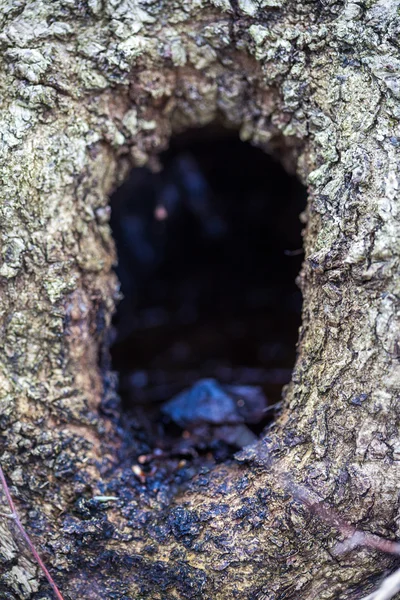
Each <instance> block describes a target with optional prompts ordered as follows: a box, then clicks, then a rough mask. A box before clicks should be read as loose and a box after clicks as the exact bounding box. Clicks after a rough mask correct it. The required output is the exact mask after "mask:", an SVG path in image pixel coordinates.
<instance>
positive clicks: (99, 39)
mask: <svg viewBox="0 0 400 600" xmlns="http://www.w3.org/2000/svg"><path fill="white" fill-rule="evenodd" d="M188 4H190V6H188ZM397 12H398V3H397V2H396V1H395V0H392V1H390V0H386V1H383V0H378V1H377V2H373V1H371V2H366V3H359V4H358V3H355V2H352V1H348V2H347V3H346V4H345V5H343V3H342V2H335V1H333V0H332V1H331V0H325V1H324V2H321V3H310V4H307V3H305V2H303V3H298V2H295V1H291V0H287V1H286V2H285V1H284V0H266V1H259V2H255V1H254V0H239V1H238V2H235V3H233V2H232V4H230V3H229V1H228V0H213V2H207V1H206V0H197V1H196V2H193V3H185V2H168V3H164V2H162V1H161V0H158V1H153V2H152V1H150V0H138V1H137V2H134V1H131V2H129V1H128V0H121V1H120V2H115V1H113V0H104V1H103V2H99V1H97V0H88V1H87V2H78V1H74V0H73V1H71V2H66V1H65V2H64V1H62V0H57V1H56V2H52V3H51V4H50V3H47V2H44V1H41V0H36V1H34V2H27V3H25V2H20V3H17V4H7V5H6V4H4V5H3V6H2V13H1V15H0V18H1V34H0V44H1V47H2V58H1V74H2V76H1V86H2V109H1V117H0V140H1V142H0V152H1V181H2V186H1V191H0V194H1V207H0V210H1V222H2V227H1V232H0V235H1V252H2V262H1V266H0V276H1V296H0V306H1V315H2V319H1V333H2V350H3V351H2V353H1V362H2V368H1V375H0V377H1V385H0V390H1V404H0V409H1V410H0V424H1V461H2V465H3V468H4V470H5V473H6V476H7V477H8V480H9V482H10V484H11V491H12V494H13V497H14V499H15V501H16V504H17V507H18V510H19V512H20V514H21V517H22V519H23V521H24V523H26V527H27V529H28V531H29V532H30V534H31V535H32V537H33V539H34V540H35V543H36V544H37V546H38V548H39V550H40V552H41V554H42V556H43V557H44V558H45V560H46V562H47V563H48V566H49V568H50V570H51V571H52V573H53V575H54V577H55V579H56V581H57V583H58V584H59V586H60V588H61V590H62V592H63V594H64V596H65V598H66V599H67V598H71V599H72V598H74V599H75V598H85V599H86V598H88V599H91V598H93V599H100V598H102V599H110V600H111V599H113V598H119V599H125V600H126V599H128V598H129V599H133V598H135V599H139V598H151V599H154V600H156V599H157V598H159V599H162V600H167V599H172V598H218V599H224V598H249V599H250V598H260V599H262V598H263V599H268V600H279V599H283V598H286V599H289V598H293V599H295V598H296V599H298V598H301V599H304V600H311V599H314V598H318V599H332V600H333V599H334V598H338V597H340V598H343V599H345V598H354V599H356V598H361V597H362V596H363V595H365V594H366V593H367V592H368V591H371V590H372V589H373V588H374V586H375V585H376V582H377V581H378V580H379V577H380V576H381V574H382V572H383V571H384V570H385V569H387V568H389V567H390V566H392V559H390V558H388V557H386V556H382V555H380V554H378V553H374V552H372V551H370V550H365V549H355V550H353V551H351V552H350V553H348V554H346V555H343V556H339V557H336V558H333V556H332V553H331V551H330V550H331V549H332V547H333V546H334V545H335V543H336V542H337V540H338V539H340V536H339V534H338V532H337V531H335V530H334V529H332V528H330V527H329V526H328V525H327V524H324V523H322V522H321V521H320V520H318V519H317V518H315V517H312V516H311V515H310V514H309V512H308V511H307V510H306V509H305V507H304V506H302V505H301V504H300V503H299V502H298V501H296V499H295V498H293V496H292V495H291V494H290V492H289V490H288V489H285V486H284V485H283V484H282V483H280V480H279V478H278V477H277V476H276V473H282V474H290V477H291V478H292V479H293V480H294V481H296V482H298V483H301V484H302V485H304V486H305V487H306V488H307V489H308V490H309V491H310V492H311V493H315V494H316V497H318V498H319V499H322V500H323V501H324V502H326V503H327V504H329V505H331V506H333V507H334V508H335V510H336V511H337V512H338V513H340V514H341V515H342V516H343V517H345V518H346V519H347V520H349V521H350V522H351V523H353V524H355V525H357V526H358V527H360V528H361V529H363V530H365V531H370V532H373V533H377V534H380V535H382V536H385V537H388V538H390V539H394V538H395V537H396V536H398V516H397V515H398V489H399V485H398V481H399V467H398V465H399V457H400V439H399V433H398V428H399V413H398V402H397V400H398V394H399V387H400V376H399V366H398V357H399V341H398V340H399V330H400V326H399V278H398V269H399V251H400V243H399V240H400V235H399V234H400V231H399V229H400V226H399V209H398V156H399V150H398V148H399V145H400V129H399V124H398V121H399V116H400V106H399V98H400V91H399V90H400V80H399V77H398V75H397V71H398V67H399V61H400V57H399V52H398V46H397V37H398V32H399V29H400V20H399V17H398V14H397ZM216 119H217V120H219V122H221V123H223V124H225V126H227V127H233V128H236V129H238V130H239V131H240V135H241V137H242V139H246V140H250V141H252V142H253V143H254V144H257V145H259V146H260V147H261V148H264V149H265V150H266V151H268V152H273V153H276V154H278V156H279V158H280V160H281V161H282V162H283V164H284V165H285V166H286V167H287V168H288V169H296V171H297V173H298V175H299V177H300V178H301V179H302V181H304V182H305V183H307V185H308V189H309V200H308V208H307V211H306V215H304V219H305V220H306V221H307V225H306V231H305V251H306V257H305V261H304V265H303V269H302V272H301V275H300V278H299V280H300V283H301V287H302V291H303V295H304V307H303V323H302V327H301V331H300V337H299V347H298V359H297V362H296V366H295V369H294V373H293V378H292V382H291V384H290V385H289V386H288V389H287V390H286V392H285V401H284V411H283V414H282V416H281V418H280V420H279V421H278V422H277V423H276V424H275V426H274V427H273V428H272V429H271V430H270V432H269V435H268V437H266V438H264V439H263V440H261V441H260V442H259V443H258V445H257V446H255V447H253V448H250V449H248V450H246V451H245V452H243V453H242V455H241V458H240V460H237V461H236V463H235V464H228V465H223V466H220V467H218V468H216V469H215V470H214V471H213V472H211V473H208V474H205V475H199V476H198V477H196V478H195V479H194V480H193V482H191V484H190V485H189V486H186V488H185V489H180V490H179V491H176V490H175V491H173V490H171V489H167V488H166V489H165V490H164V489H159V490H158V491H150V490H146V489H145V488H144V487H143V486H141V485H140V484H139V483H138V482H137V481H136V480H135V477H134V476H133V474H132V472H131V470H130V465H128V464H127V461H126V460H124V450H123V448H124V444H123V432H122V431H121V430H120V429H118V427H117V426H116V424H115V422H114V420H113V419H112V418H110V416H107V415H106V414H104V411H103V412H102V409H101V407H102V406H104V404H105V403H106V402H107V401H108V400H109V399H110V398H111V397H112V396H113V394H114V391H113V385H114V382H113V377H112V374H110V373H109V372H108V371H107V368H106V366H105V365H104V364H103V365H100V366H99V364H98V356H99V353H100V351H102V352H103V353H104V352H105V348H106V346H107V343H108V340H107V328H108V326H109V324H110V315H111V313H112V311H113V308H114V302H115V299H116V295H117V292H116V290H117V287H116V280H115V277H114V275H113V273H112V263H113V260H114V248H113V243H112V239H111V234H110V230H109V226H108V209H107V198H108V194H109V193H110V191H112V189H114V188H115V186H117V185H118V184H119V183H120V182H121V181H122V180H123V179H124V177H125V176H126V173H127V170H128V169H129V168H130V167H131V166H132V165H140V164H144V163H145V162H148V161H150V163H151V161H154V160H155V157H156V154H157V152H158V151H159V150H161V149H162V148H164V147H165V146H166V145H167V143H168V139H169V137H170V136H171V134H172V133H174V132H178V131H182V130H185V129H186V128H188V127H190V126H200V125H202V124H206V123H209V122H212V121H215V120H216ZM98 494H106V495H113V496H118V498H119V500H118V501H117V502H114V503H109V504H106V505H104V506H102V507H101V506H100V507H99V506H98V505H96V503H93V501H92V500H91V499H92V498H93V496H96V495H98ZM0 548H1V552H0V560H1V565H2V567H1V571H0V573H1V575H0V596H1V598H5V599H10V600H11V599H13V600H14V599H17V598H23V599H33V598H37V599H38V598H41V599H44V598H50V597H51V596H50V591H49V590H48V588H47V587H46V584H45V582H43V580H42V577H41V575H40V573H39V572H38V570H37V566H36V565H35V564H34V563H33V562H32V559H31V557H30V556H29V555H28V554H27V553H26V551H25V549H24V548H23V547H22V545H21V543H20V541H19V540H18V538H17V537H16V535H15V532H14V531H13V530H12V529H11V527H10V524H9V523H8V522H7V521H6V520H0Z"/></svg>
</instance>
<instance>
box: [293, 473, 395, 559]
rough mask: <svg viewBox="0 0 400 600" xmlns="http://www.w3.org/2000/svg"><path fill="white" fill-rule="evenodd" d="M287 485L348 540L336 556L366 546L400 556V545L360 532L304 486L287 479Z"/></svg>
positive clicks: (336, 548) (311, 509) (337, 550)
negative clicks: (314, 497)
mask: <svg viewBox="0 0 400 600" xmlns="http://www.w3.org/2000/svg"><path fill="white" fill-rule="evenodd" d="M285 483H286V486H287V488H288V489H289V491H290V492H291V494H292V495H293V496H294V498H296V500H300V502H302V503H303V504H304V505H305V506H307V508H308V510H309V511H310V512H312V513H314V514H315V515H317V516H318V517H319V518H320V519H321V520H322V521H325V523H328V524H329V525H332V527H335V528H336V529H338V530H339V531H340V533H341V534H342V535H343V536H344V537H345V538H346V539H345V540H344V541H343V542H340V543H338V544H337V545H336V546H335V548H334V554H336V555H338V554H342V553H343V552H348V551H349V550H352V549H353V548H356V547H357V546H364V547H367V548H374V549H375V550H380V551H381V552H386V553H388V554H396V555H397V556H400V544H399V543H397V542H392V541H391V540H387V539H385V538H383V537H380V536H379V535H375V534H373V533H368V532H366V531H360V530H359V529H357V528H356V527H354V525H352V524H351V523H349V522H348V521H346V520H345V519H343V518H342V517H341V516H340V515H338V514H337V513H336V512H335V511H334V510H332V508H330V507H329V506H328V505H327V504H325V503H324V502H322V501H320V500H314V499H313V497H312V495H311V494H310V492H309V491H308V490H307V489H306V488H305V487H303V486H301V485H298V484H297V483H294V482H293V481H291V480H289V479H288V478H285Z"/></svg>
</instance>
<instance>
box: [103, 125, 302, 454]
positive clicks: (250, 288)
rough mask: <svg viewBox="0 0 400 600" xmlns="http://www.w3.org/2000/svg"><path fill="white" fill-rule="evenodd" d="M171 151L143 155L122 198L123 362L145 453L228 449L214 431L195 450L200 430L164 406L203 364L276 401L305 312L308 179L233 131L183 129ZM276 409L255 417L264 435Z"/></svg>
mask: <svg viewBox="0 0 400 600" xmlns="http://www.w3.org/2000/svg"><path fill="white" fill-rule="evenodd" d="M160 160H161V164H162V166H163V168H162V170H160V171H159V172H157V173H152V172H151V171H150V170H148V169H147V168H136V169H133V170H132V172H131V174H130V176H129V178H128V180H127V181H126V182H125V183H124V184H123V185H122V186H121V187H120V188H119V189H118V190H117V191H116V192H115V193H114V194H113V196H112V198H111V208H112V218H111V227H112V230H113V235H114V239H115V242H116V246H117V252H118V257H119V264H118V267H117V274H118V276H119V279H120V283H121V291H122V293H123V295H124V299H123V300H122V301H121V302H120V304H119V307H118V310H117V314H116V315H115V318H114V342H113V345H112V348H111V355H112V364H113V369H114V370H115V371H117V372H118V373H119V382H120V383H119V392H120V396H121V398H122V405H123V408H124V416H125V418H126V419H127V421H128V423H129V426H130V427H131V428H132V429H133V430H134V433H135V438H136V440H137V439H139V440H140V442H137V447H136V451H137V454H146V453H147V454H148V453H151V452H153V451H154V449H155V448H157V449H158V451H159V452H160V453H161V452H164V453H168V452H169V453H170V454H173V453H174V452H175V454H176V455H177V456H178V457H179V454H180V453H181V454H182V455H185V453H186V454H187V455H190V460H194V458H193V457H196V456H197V457H198V456H200V455H202V456H203V457H204V455H205V454H207V456H208V457H209V458H210V459H211V460H225V459H226V458H227V457H229V456H230V455H231V453H232V452H233V451H235V450H237V448H232V447H230V446H229V444H227V443H225V442H223V441H222V442H221V440H219V441H215V443H213V440H212V434H211V437H209V438H208V440H207V441H206V442H204V443H203V444H202V443H199V442H198V440H197V442H195V441H193V447H194V448H192V449H190V450H188V447H187V446H188V444H189V445H190V434H189V433H188V432H187V431H185V430H184V428H182V427H178V426H177V425H176V424H175V423H173V422H172V421H171V419H169V418H168V417H166V416H165V415H163V414H162V412H161V407H162V405H163V403H165V402H166V401H168V400H170V399H171V398H172V397H173V396H175V395H176V394H177V393H179V392H181V391H182V390H184V389H186V388H188V387H190V386H191V385H192V384H193V383H195V382H196V381H198V380H200V379H203V378H213V379H215V380H216V381H218V382H219V383H220V384H223V385H224V384H250V385H255V386H261V387H262V389H263V391H264V392H265V394H266V396H267V399H268V405H269V406H272V405H277V406H278V407H279V401H280V399H281V393H282V387H283V386H284V385H285V384H286V383H287V382H288V381H289V380H290V376H291V370H292V368H293V365H294V361H295V355H296V342H297V336H298V328H299V325H300V316H301V294H300V291H299V289H298V287H297V285H296V283H295V279H296V276H297V274H298V272H299V269H300V266H301V261H302V258H303V255H302V250H301V249H302V237H301V229H302V227H301V223H300V220H299V214H300V213H301V211H302V210H304V208H305V202H306V194H305V189H304V187H303V186H302V185H301V184H300V183H299V181H298V180H297V179H296V178H295V177H294V176H291V175H288V174H287V173H286V172H285V170H284V169H283V167H282V166H281V165H280V164H279V163H278V162H276V161H275V160H274V159H272V158H271V157H270V156H269V155H267V154H266V153H265V152H263V151H261V150H259V149H257V148H255V147H253V146H251V145H250V144H248V143H245V142H241V141H240V139H239V137H238V135H237V134H236V133H233V132H229V131H221V130H215V129H209V128H205V129H201V130H195V131H189V132H187V133H186V134H184V135H181V136H177V137H175V138H173V139H172V142H171V144H170V147H169V149H168V150H167V151H166V152H164V153H163V154H162V155H161V156H160ZM273 416H274V409H273V408H272V409H271V410H267V411H265V416H264V417H263V418H262V419H261V420H260V421H259V422H258V423H257V424H254V423H253V424H251V425H249V427H250V428H251V430H252V431H253V432H255V433H256V434H257V435H259V434H260V433H261V432H262V430H263V429H264V428H265V427H266V426H268V425H269V424H270V422H271V420H272V419H273ZM183 438H184V439H185V440H186V447H185V448H186V450H185V449H183V450H182V447H181V446H179V440H182V439H183ZM176 448H178V450H176ZM186 458H187V457H186Z"/></svg>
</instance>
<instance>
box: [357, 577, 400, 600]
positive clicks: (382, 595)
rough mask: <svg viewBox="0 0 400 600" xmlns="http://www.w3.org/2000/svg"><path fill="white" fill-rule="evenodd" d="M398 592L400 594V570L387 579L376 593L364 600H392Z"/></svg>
mask: <svg viewBox="0 0 400 600" xmlns="http://www.w3.org/2000/svg"><path fill="white" fill-rule="evenodd" d="M397 592H400V569H397V571H395V572H394V573H392V574H391V575H389V576H388V577H386V578H385V579H384V580H383V581H382V583H381V585H380V586H379V588H378V589H377V590H376V592H373V593H372V594H370V595H369V596H366V597H365V598H363V599H362V600H391V599H392V598H393V597H394V596H395V595H396V594H397Z"/></svg>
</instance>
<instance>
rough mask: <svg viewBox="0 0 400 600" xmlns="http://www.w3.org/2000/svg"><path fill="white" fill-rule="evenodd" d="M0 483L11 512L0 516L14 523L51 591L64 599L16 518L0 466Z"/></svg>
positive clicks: (60, 599) (59, 598)
mask: <svg viewBox="0 0 400 600" xmlns="http://www.w3.org/2000/svg"><path fill="white" fill-rule="evenodd" d="M0 481H1V483H2V485H3V490H4V494H5V496H6V499H7V504H8V506H9V508H10V510H11V514H9V515H6V514H4V513H1V516H3V517H5V516H6V517H7V518H9V519H12V520H13V521H14V522H15V524H16V526H17V528H18V530H19V532H20V533H21V535H22V537H23V538H24V540H25V542H26V544H27V545H28V547H29V549H30V551H31V552H32V554H33V556H34V558H35V560H36V562H37V564H38V565H39V567H40V568H41V570H42V571H43V573H44V576H45V577H46V579H47V581H48V582H49V584H50V585H51V587H52V589H53V592H54V594H55V596H56V598H57V600H64V598H63V597H62V595H61V593H60V591H59V589H58V587H57V586H56V584H55V582H54V580H53V578H52V576H51V575H50V573H49V572H48V570H47V569H46V566H45V564H44V562H43V561H42V559H41V558H40V556H39V554H38V552H37V550H36V548H35V546H34V545H33V542H32V541H31V539H30V537H29V536H28V534H27V533H26V531H25V529H24V526H23V525H22V523H21V521H20V519H19V517H18V514H17V511H16V509H15V505H14V502H13V499H12V498H11V494H10V489H9V487H8V485H7V481H6V478H5V477H4V473H3V469H2V468H1V465H0Z"/></svg>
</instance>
